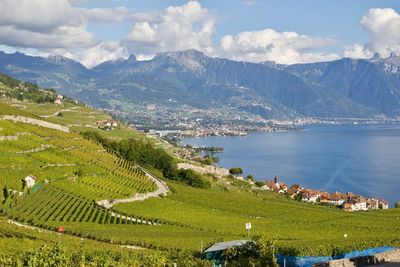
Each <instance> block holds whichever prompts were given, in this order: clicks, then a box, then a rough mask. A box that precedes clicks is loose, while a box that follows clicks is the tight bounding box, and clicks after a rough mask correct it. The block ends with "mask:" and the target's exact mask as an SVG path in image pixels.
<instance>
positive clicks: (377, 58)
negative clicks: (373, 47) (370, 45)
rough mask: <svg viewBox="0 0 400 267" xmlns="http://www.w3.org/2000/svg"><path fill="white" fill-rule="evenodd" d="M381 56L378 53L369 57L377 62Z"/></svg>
mask: <svg viewBox="0 0 400 267" xmlns="http://www.w3.org/2000/svg"><path fill="white" fill-rule="evenodd" d="M381 58H382V57H381V55H380V54H379V53H374V54H373V55H372V57H371V60H379V59H381Z"/></svg>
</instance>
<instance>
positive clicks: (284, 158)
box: [182, 125, 400, 206]
mask: <svg viewBox="0 0 400 267" xmlns="http://www.w3.org/2000/svg"><path fill="white" fill-rule="evenodd" d="M182 143H183V144H192V145H195V146H200V145H204V146H222V147H223V148H224V152H223V153H219V154H217V156H219V158H220V162H219V165H220V166H223V167H225V168H231V167H242V168H243V170H244V172H245V174H246V175H247V174H249V173H251V174H252V175H253V176H255V177H256V178H257V180H262V181H263V180H266V179H270V178H272V177H274V176H275V175H278V176H279V177H280V178H281V179H282V180H283V181H284V182H286V183H287V184H288V185H292V184H295V183H300V184H301V185H303V186H304V187H308V188H314V189H321V190H326V191H329V192H334V191H336V190H337V191H340V192H354V193H356V194H361V195H365V196H377V197H380V198H384V199H387V200H389V201H390V205H391V206H393V203H394V202H397V201H400V125H345V126H343V125H342V126H326V125H324V126H308V127H306V130H305V131H299V132H298V131H296V132H278V133H255V134H250V135H248V136H245V137H206V138H187V139H184V140H183V141H182Z"/></svg>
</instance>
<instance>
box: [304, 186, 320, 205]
mask: <svg viewBox="0 0 400 267" xmlns="http://www.w3.org/2000/svg"><path fill="white" fill-rule="evenodd" d="M302 194H303V195H302V196H301V201H304V202H309V203H316V202H317V201H318V198H319V197H320V194H319V192H318V191H316V190H311V189H305V190H303V192H302Z"/></svg>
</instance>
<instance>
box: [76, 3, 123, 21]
mask: <svg viewBox="0 0 400 267" xmlns="http://www.w3.org/2000/svg"><path fill="white" fill-rule="evenodd" d="M76 11H77V12H79V13H81V14H82V15H83V16H84V17H85V18H86V19H87V20H89V21H91V22H98V23H109V22H118V21H122V20H124V19H125V17H126V15H127V14H128V9H127V8H126V7H117V8H114V9H105V8H90V9H89V8H79V9H76Z"/></svg>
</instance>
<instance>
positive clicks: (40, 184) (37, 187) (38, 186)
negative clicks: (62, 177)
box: [31, 182, 43, 193]
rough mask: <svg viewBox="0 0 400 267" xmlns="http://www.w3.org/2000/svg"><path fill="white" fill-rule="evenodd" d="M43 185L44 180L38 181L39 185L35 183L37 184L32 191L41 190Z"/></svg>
mask: <svg viewBox="0 0 400 267" xmlns="http://www.w3.org/2000/svg"><path fill="white" fill-rule="evenodd" d="M42 185H43V182H40V183H38V184H37V185H35V186H34V187H33V188H32V190H31V192H32V193H35V192H36V191H37V190H39V189H40V188H41V187H42Z"/></svg>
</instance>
